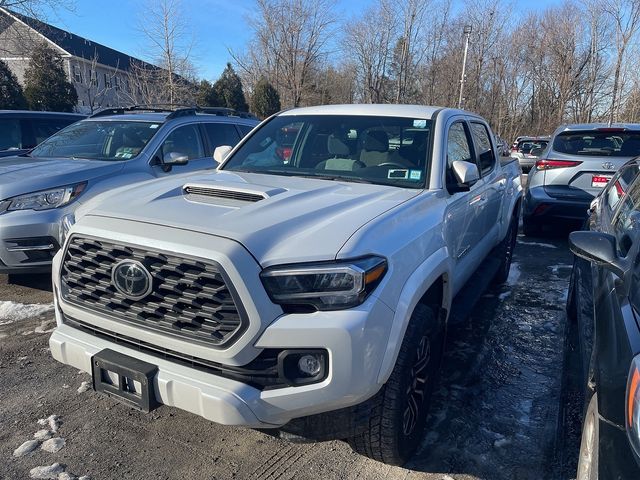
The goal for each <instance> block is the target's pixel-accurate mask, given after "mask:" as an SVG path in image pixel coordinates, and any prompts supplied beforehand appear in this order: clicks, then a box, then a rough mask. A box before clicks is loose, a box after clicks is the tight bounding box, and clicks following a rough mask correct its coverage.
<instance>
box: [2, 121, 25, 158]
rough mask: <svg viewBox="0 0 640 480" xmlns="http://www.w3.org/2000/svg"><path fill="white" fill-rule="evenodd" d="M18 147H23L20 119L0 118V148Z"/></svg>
mask: <svg viewBox="0 0 640 480" xmlns="http://www.w3.org/2000/svg"><path fill="white" fill-rule="evenodd" d="M19 148H23V147H22V134H21V128H20V120H17V119H12V118H6V119H5V118H3V119H0V150H11V149H19Z"/></svg>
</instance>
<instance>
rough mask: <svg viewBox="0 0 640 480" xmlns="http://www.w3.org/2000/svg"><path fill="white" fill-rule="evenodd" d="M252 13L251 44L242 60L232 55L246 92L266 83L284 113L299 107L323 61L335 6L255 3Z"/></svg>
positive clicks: (322, 1) (319, 1) (322, 0)
mask: <svg viewBox="0 0 640 480" xmlns="http://www.w3.org/2000/svg"><path fill="white" fill-rule="evenodd" d="M256 7H257V8H256V12H255V14H254V15H253V16H252V17H250V18H249V25H250V26H251V28H252V29H253V32H254V39H253V41H252V42H251V43H250V44H249V46H248V49H247V52H246V53H245V54H244V55H238V54H235V53H233V52H231V54H232V56H233V58H234V60H235V61H236V63H237V65H238V66H239V68H240V70H241V73H242V74H243V75H242V76H243V79H242V80H243V83H244V84H245V85H247V86H248V87H249V89H251V88H252V86H253V85H255V83H256V82H257V81H258V79H259V78H261V77H265V78H267V79H268V80H269V81H270V82H271V83H272V84H273V85H274V86H275V88H276V90H278V93H279V95H280V98H281V100H282V105H283V106H284V107H291V106H293V107H297V106H299V105H301V104H302V103H303V101H304V95H305V93H306V90H307V88H308V85H309V84H310V83H311V82H312V78H313V75H314V71H315V69H317V68H318V67H319V66H320V65H321V64H322V62H323V61H324V59H325V58H326V55H327V52H326V43H327V40H328V37H329V33H330V30H331V28H332V25H333V24H334V22H335V14H334V13H333V9H334V7H335V0H257V1H256Z"/></svg>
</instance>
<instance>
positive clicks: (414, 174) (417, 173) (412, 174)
mask: <svg viewBox="0 0 640 480" xmlns="http://www.w3.org/2000/svg"><path fill="white" fill-rule="evenodd" d="M421 178H422V171H421V170H409V179H411V180H420V179H421Z"/></svg>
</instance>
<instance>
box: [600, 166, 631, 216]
mask: <svg viewBox="0 0 640 480" xmlns="http://www.w3.org/2000/svg"><path fill="white" fill-rule="evenodd" d="M638 173H640V168H639V166H638V164H637V163H635V162H634V163H630V164H628V165H625V166H624V167H622V168H621V169H620V170H618V172H617V173H616V174H615V175H614V176H613V178H612V179H611V181H610V182H609V184H608V185H607V186H606V190H605V191H604V193H603V195H604V204H605V206H606V207H607V208H608V209H609V213H610V214H612V213H613V211H614V210H615V209H616V207H617V206H618V204H619V203H620V200H622V198H623V197H624V196H625V195H626V193H627V191H628V190H629V188H630V187H631V184H632V183H633V181H634V180H635V179H636V177H637V176H638Z"/></svg>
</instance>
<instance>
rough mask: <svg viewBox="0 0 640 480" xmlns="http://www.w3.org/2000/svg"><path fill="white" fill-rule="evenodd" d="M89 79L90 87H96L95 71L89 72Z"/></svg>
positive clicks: (96, 77)
mask: <svg viewBox="0 0 640 480" xmlns="http://www.w3.org/2000/svg"><path fill="white" fill-rule="evenodd" d="M89 78H90V79H91V86H92V87H97V86H98V74H97V73H96V71H95V70H89Z"/></svg>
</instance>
